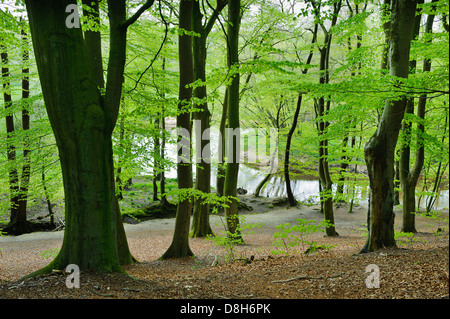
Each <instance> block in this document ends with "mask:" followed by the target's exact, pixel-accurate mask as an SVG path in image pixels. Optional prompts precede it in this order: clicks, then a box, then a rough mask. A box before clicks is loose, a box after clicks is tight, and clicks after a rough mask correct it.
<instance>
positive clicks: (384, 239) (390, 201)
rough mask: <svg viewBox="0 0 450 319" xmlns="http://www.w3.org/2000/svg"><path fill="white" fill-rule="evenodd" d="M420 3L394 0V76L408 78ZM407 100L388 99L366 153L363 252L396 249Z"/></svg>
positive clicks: (391, 30) (391, 56)
mask: <svg viewBox="0 0 450 319" xmlns="http://www.w3.org/2000/svg"><path fill="white" fill-rule="evenodd" d="M416 5H417V1H412V0H393V1H392V13H391V25H390V36H389V38H390V50H389V52H390V53H389V64H390V74H391V75H393V76H397V77H401V78H407V77H408V74H409V52H410V44H411V36H412V31H413V27H414V24H412V23H411V21H413V20H414V17H415V12H416ZM405 106H406V98H401V99H397V100H395V101H391V100H387V101H386V103H385V106H384V110H383V113H382V115H381V119H380V122H379V124H378V128H377V130H376V132H375V134H374V135H373V136H372V137H371V139H370V140H369V142H368V143H367V144H366V146H365V149H364V153H365V160H366V164H367V170H368V173H369V180H370V192H371V197H370V204H369V213H368V230H369V232H368V238H367V242H366V245H365V246H364V248H363V249H362V252H369V251H376V250H378V249H381V248H383V247H390V246H395V245H396V244H395V239H394V209H393V208H394V152H395V147H396V144H397V139H398V134H399V130H400V127H401V122H402V120H403V115H404V112H405Z"/></svg>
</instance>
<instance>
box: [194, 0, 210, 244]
mask: <svg viewBox="0 0 450 319" xmlns="http://www.w3.org/2000/svg"><path fill="white" fill-rule="evenodd" d="M192 18H193V21H192V22H193V29H194V32H195V33H198V34H199V36H196V37H193V38H192V47H193V59H194V61H193V63H194V81H202V84H201V85H200V86H197V87H196V88H195V89H194V92H193V95H194V97H195V100H196V101H197V103H196V105H195V107H196V109H198V111H197V112H195V114H194V119H195V136H196V140H197V142H196V148H197V149H196V152H195V154H196V174H195V189H196V190H199V191H200V192H202V193H203V194H209V193H210V192H211V148H210V132H209V131H210V123H209V121H210V117H211V114H210V112H209V109H208V103H207V102H206V98H207V92H206V84H205V81H206V54H207V50H206V37H207V33H206V31H205V29H204V28H203V25H202V23H203V15H202V14H201V12H200V3H199V2H197V1H195V2H194V7H193V17H192ZM206 202H207V201H205V199H204V197H203V196H196V198H195V199H194V211H193V220H192V229H191V236H192V237H205V236H208V235H211V234H212V230H211V226H210V225H209V204H207V203H206Z"/></svg>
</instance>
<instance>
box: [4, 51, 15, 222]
mask: <svg viewBox="0 0 450 319" xmlns="http://www.w3.org/2000/svg"><path fill="white" fill-rule="evenodd" d="M0 51H1V52H0V54H1V62H2V80H3V100H4V103H5V110H6V112H7V113H6V117H5V120H6V121H5V122H6V154H7V158H8V174H9V193H10V211H11V214H10V222H11V223H14V222H15V221H16V220H17V215H18V210H19V175H18V173H17V168H16V167H15V165H16V164H15V161H16V147H15V145H14V143H13V135H14V131H15V128H14V114H13V113H11V112H10V111H9V112H8V109H10V108H11V107H12V98H11V88H10V80H9V78H10V74H9V66H8V53H7V49H6V47H5V46H4V45H3V44H0Z"/></svg>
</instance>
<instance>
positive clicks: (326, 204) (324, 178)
mask: <svg viewBox="0 0 450 319" xmlns="http://www.w3.org/2000/svg"><path fill="white" fill-rule="evenodd" d="M312 4H313V6H314V9H315V11H316V13H315V14H316V18H317V19H320V16H318V15H320V6H317V5H315V4H314V2H312ZM341 4H342V1H338V2H335V3H334V4H333V10H334V11H333V18H332V20H331V27H330V29H331V28H332V27H333V26H334V25H336V22H337V18H338V13H339V11H340V9H341ZM320 25H321V28H322V30H323V33H324V42H323V43H324V45H323V46H322V47H320V48H319V52H320V61H319V69H320V78H319V83H320V84H326V83H328V82H329V59H330V51H331V40H332V34H331V33H330V31H329V30H327V29H326V27H325V26H324V25H323V23H321V24H320ZM314 104H315V108H316V116H317V118H316V120H317V121H318V124H317V128H318V133H319V168H318V170H319V179H320V184H321V185H322V190H321V201H323V212H324V215H325V216H324V219H325V220H327V221H328V222H329V224H330V226H328V227H327V228H326V230H325V232H326V235H327V236H337V235H338V233H337V232H336V229H335V227H334V213H333V190H332V186H333V182H332V180H331V176H330V172H329V165H328V139H327V138H324V137H323V135H324V134H326V129H327V127H328V125H329V123H328V121H326V120H324V119H323V116H325V115H327V114H328V112H329V110H330V105H331V101H330V100H329V99H328V100H325V97H324V96H322V97H320V98H319V99H317V101H316V103H314Z"/></svg>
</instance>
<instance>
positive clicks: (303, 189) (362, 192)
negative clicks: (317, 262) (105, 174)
mask: <svg viewBox="0 0 450 319" xmlns="http://www.w3.org/2000/svg"><path fill="white" fill-rule="evenodd" d="M216 138H217V137H216V136H215V135H214V134H212V136H211V143H210V146H211V153H212V154H213V158H216V156H217V155H214V154H217V144H218V143H217V141H216V140H215V139H216ZM194 147H195V142H194ZM166 154H167V157H169V158H176V155H175V154H176V145H174V144H168V145H166ZM213 162H215V161H214V160H213ZM146 171H147V172H151V170H146ZM216 172H217V164H212V165H211V186H212V187H215V185H216ZM193 175H194V177H195V166H193ZM165 176H166V178H176V177H177V173H176V169H175V168H173V169H171V170H167V171H166V172H165ZM264 177H265V175H264V174H262V173H261V172H260V171H258V170H257V169H254V168H250V167H248V166H245V165H239V176H238V188H239V187H242V188H244V189H246V190H247V191H248V194H254V192H255V190H256V187H257V186H258V185H259V183H260V182H261V181H262V180H263V179H264ZM333 186H334V187H335V186H336V185H333ZM291 188H292V192H293V194H294V197H295V199H297V200H299V201H302V202H306V201H309V202H318V201H319V181H318V180H305V179H292V180H291ZM334 190H336V189H335V188H334ZM260 196H264V197H271V198H274V197H286V196H287V194H286V183H285V181H284V177H280V176H272V178H271V179H270V180H269V181H268V182H267V183H266V184H265V186H264V188H263V189H262V190H261V191H260ZM367 197H368V187H361V186H356V187H355V199H356V200H357V201H359V202H360V203H367V202H368V200H367ZM400 200H401V198H400ZM426 203H427V198H426V197H424V198H422V200H421V206H422V207H423V208H425V207H426ZM448 207H449V190H448V189H447V190H441V192H440V194H439V197H438V198H437V199H436V202H435V204H434V206H433V209H442V208H448Z"/></svg>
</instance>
